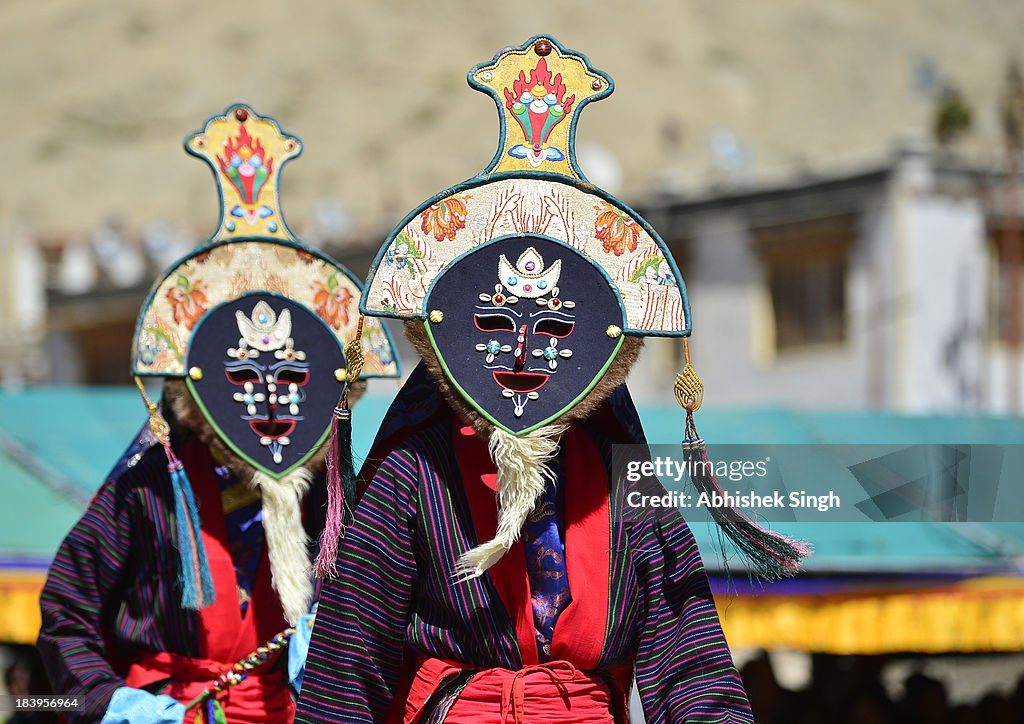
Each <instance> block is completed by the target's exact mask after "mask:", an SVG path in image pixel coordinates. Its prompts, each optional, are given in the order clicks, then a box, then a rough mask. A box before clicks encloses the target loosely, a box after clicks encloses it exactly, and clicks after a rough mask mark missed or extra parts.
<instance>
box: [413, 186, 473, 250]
mask: <svg viewBox="0 0 1024 724" xmlns="http://www.w3.org/2000/svg"><path fill="white" fill-rule="evenodd" d="M465 226H466V204H465V203H464V202H463V201H462V199H460V198H458V197H457V196H449V197H448V198H446V199H441V200H440V201H438V202H437V203H436V204H431V206H430V208H429V209H427V210H426V211H424V212H423V213H422V214H420V228H422V229H423V233H424V234H433V235H434V238H435V239H437V240H438V241H442V240H444V239H454V238H455V234H456V232H458V230H459V229H462V228H464V227H465Z"/></svg>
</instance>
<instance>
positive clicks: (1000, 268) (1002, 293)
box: [988, 226, 1024, 343]
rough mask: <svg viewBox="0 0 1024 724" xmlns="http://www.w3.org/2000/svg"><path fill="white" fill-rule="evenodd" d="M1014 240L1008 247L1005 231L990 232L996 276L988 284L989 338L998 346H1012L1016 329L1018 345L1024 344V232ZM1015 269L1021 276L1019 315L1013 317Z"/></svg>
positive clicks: (1004, 229)
mask: <svg viewBox="0 0 1024 724" xmlns="http://www.w3.org/2000/svg"><path fill="white" fill-rule="evenodd" d="M1013 236H1015V237H1016V238H1013V239H1012V241H1010V243H1009V244H1008V243H1007V240H1008V239H1007V230H1006V228H1005V227H1003V226H994V227H990V228H989V248H990V250H991V257H990V258H991V259H992V276H991V277H990V279H989V284H988V309H989V313H988V320H989V323H988V336H989V339H990V340H992V341H995V342H1007V343H1008V342H1011V341H1012V339H1011V338H1012V337H1013V336H1014V330H1013V328H1014V326H1016V327H1017V330H1016V338H1017V342H1018V343H1020V342H1022V341H1024V229H1021V228H1018V230H1017V231H1016V234H1014V235H1013ZM1011 244H1012V246H1011ZM1014 257H1016V258H1014ZM1014 267H1016V272H1017V280H1016V281H1017V285H1016V286H1017V289H1016V295H1017V305H1018V306H1017V314H1016V315H1013V314H1011V311H1012V306H1011V304H1012V299H1013V295H1014V291H1015V290H1014V288H1013V287H1014V284H1013V281H1014V280H1013V275H1014Z"/></svg>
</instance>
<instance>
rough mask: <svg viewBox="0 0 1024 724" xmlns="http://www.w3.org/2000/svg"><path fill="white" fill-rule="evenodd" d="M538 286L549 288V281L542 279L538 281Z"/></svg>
mask: <svg viewBox="0 0 1024 724" xmlns="http://www.w3.org/2000/svg"><path fill="white" fill-rule="evenodd" d="M537 286H538V287H539V288H541V289H547V288H548V283H547V281H546V280H544V279H541V280H540V281H539V282H537Z"/></svg>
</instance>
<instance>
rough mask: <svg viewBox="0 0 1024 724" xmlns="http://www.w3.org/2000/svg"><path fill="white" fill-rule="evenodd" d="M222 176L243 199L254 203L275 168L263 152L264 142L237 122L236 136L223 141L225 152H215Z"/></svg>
mask: <svg viewBox="0 0 1024 724" xmlns="http://www.w3.org/2000/svg"><path fill="white" fill-rule="evenodd" d="M217 166H218V167H219V168H220V172H221V174H223V176H224V178H226V179H227V180H228V181H230V182H231V185H232V186H234V187H235V190H237V191H238V195H239V196H240V197H241V199H242V203H243V204H246V205H249V206H254V205H255V204H256V202H257V201H258V200H259V197H260V191H261V190H262V189H263V187H264V186H265V185H266V183H267V180H268V179H269V178H270V175H271V173H273V170H274V159H273V158H271V157H269V156H267V155H266V154H265V153H264V149H263V144H262V143H260V140H259V139H258V138H253V137H252V136H250V135H249V132H248V131H247V130H246V129H245V126H240V127H239V129H238V136H236V137H235V138H233V139H230V140H228V141H227V143H225V144H224V156H223V157H221V156H217Z"/></svg>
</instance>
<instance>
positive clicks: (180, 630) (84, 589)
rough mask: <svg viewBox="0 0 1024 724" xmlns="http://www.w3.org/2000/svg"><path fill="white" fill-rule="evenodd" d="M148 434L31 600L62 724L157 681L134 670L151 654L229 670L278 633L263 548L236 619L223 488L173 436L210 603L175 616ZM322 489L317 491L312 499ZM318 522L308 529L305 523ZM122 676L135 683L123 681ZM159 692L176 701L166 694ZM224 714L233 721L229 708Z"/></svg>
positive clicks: (171, 535) (156, 464)
mask: <svg viewBox="0 0 1024 724" xmlns="http://www.w3.org/2000/svg"><path fill="white" fill-rule="evenodd" d="M146 438H147V436H146V435H145V433H143V434H142V435H141V436H140V439H139V441H137V443H136V444H135V445H133V446H132V448H130V449H129V450H128V452H127V453H126V454H125V456H124V457H123V458H122V460H121V461H120V462H119V463H118V464H117V466H115V468H114V470H113V471H112V472H111V476H110V478H109V479H108V480H107V481H106V482H105V483H104V484H103V485H102V487H101V488H100V489H99V491H98V492H97V493H96V496H95V497H94V498H93V500H92V502H91V503H90V505H89V507H88V509H87V510H86V512H85V514H84V515H83V516H82V518H81V519H80V520H79V521H78V523H76V524H75V526H74V528H73V529H72V530H71V532H70V533H69V534H68V536H67V538H65V540H64V542H63V543H62V544H61V547H60V549H59V551H58V552H57V555H56V557H55V559H54V562H53V564H52V566H51V568H50V572H49V575H48V577H47V580H46V584H45V586H44V588H43V592H42V596H41V599H40V605H41V608H42V616H43V623H42V630H41V632H40V635H39V641H38V644H37V645H38V648H39V651H40V653H41V654H42V658H43V662H44V664H45V666H46V669H47V673H48V675H49V677H50V683H51V685H52V686H53V690H54V691H56V692H58V693H60V694H62V695H74V696H77V697H78V700H79V704H80V709H79V710H78V711H75V712H68V713H67V714H65V715H64V716H65V718H66V720H67V721H69V722H96V721H99V720H100V719H101V718H102V717H103V714H104V713H105V712H106V710H107V707H108V705H109V703H110V698H111V696H112V695H113V693H114V691H115V690H117V689H118V688H119V687H122V686H125V685H126V684H127V685H130V686H134V687H140V686H142V685H144V684H146V683H149V681H150V680H157V681H159V679H161V678H162V675H159V674H156V673H154V672H153V671H150V672H148V673H147V674H144V675H136V674H134V673H133V672H132V667H133V665H136V664H138V662H139V661H141V660H146V659H147V658H151V657H152V656H154V655H158V654H159V655H171V656H177V657H188V658H189V659H211V660H214V661H216V662H227V664H226V665H225V667H224V669H222V670H226V669H227V667H228V666H229V665H230V663H233V662H234V661H236V660H238V659H240V658H242V657H243V656H245V655H247V654H248V653H249V652H250V651H252V650H253V649H255V648H256V646H258V645H259V644H261V643H263V641H266V640H267V639H269V638H270V637H272V636H273V635H274V634H276V633H277V632H279V631H280V630H282V629H283V628H285V627H286V626H287V623H286V622H285V620H284V616H283V614H282V612H281V607H280V603H279V601H278V598H277V595H276V593H274V591H273V589H272V588H271V584H270V571H269V565H268V562H267V556H266V550H265V546H264V551H263V553H262V558H261V561H260V566H259V571H258V573H257V576H256V584H255V588H254V590H253V597H252V600H251V602H250V604H249V607H248V609H247V612H246V614H245V617H244V619H243V618H242V616H241V612H240V609H239V604H238V597H237V593H236V585H235V573H234V569H233V564H232V562H231V558H230V553H229V552H228V549H227V533H226V528H225V525H224V515H223V510H222V507H221V505H220V487H219V484H218V482H217V480H216V479H215V477H214V473H213V461H212V460H211V459H210V457H209V453H208V452H207V451H206V448H205V447H203V446H202V444H201V443H199V442H198V440H196V439H195V438H186V439H185V440H178V439H177V438H176V439H175V443H174V448H175V450H176V452H177V453H178V455H179V456H180V457H181V459H182V461H183V462H184V463H185V469H186V472H187V473H188V476H189V480H190V482H191V483H192V487H193V490H194V491H195V495H196V498H197V502H198V504H199V507H200V517H201V525H202V529H203V536H204V540H205V542H206V546H207V554H208V556H210V562H211V571H212V573H213V578H214V588H215V590H216V593H217V602H216V603H215V604H214V605H213V606H211V607H208V608H204V609H203V610H202V611H199V612H197V611H190V610H184V609H182V607H181V603H180V602H181V589H180V586H179V584H178V580H177V579H178V569H179V565H180V564H179V556H178V550H177V547H176V533H175V524H174V501H173V497H172V493H171V483H170V477H169V475H168V472H167V460H166V457H165V456H164V452H163V449H162V448H161V447H160V446H159V445H154V444H153V441H152V440H151V439H149V440H148V441H147V440H146ZM322 487H323V486H322V484H321V485H319V486H314V487H313V489H312V490H311V492H310V495H314V494H317V493H318V491H319V490H320V489H322ZM318 508H319V505H318V504H317V505H315V506H314V508H313V509H318ZM318 525H320V523H319V521H309V524H308V526H307V527H309V528H316V527H317V526H318ZM129 676H130V677H133V680H131V681H127V682H126V677H129ZM213 678H215V674H214V675H210V676H209V678H208V679H206V681H207V682H208V681H212V679H213ZM275 680H276V681H278V682H279V687H280V688H281V689H282V694H283V699H281V696H280V695H278V696H277V697H276V699H277V700H280V701H283V702H286V703H287V704H288V706H289V707H290V706H291V704H290V700H288V694H287V691H288V690H287V676H286V674H285V673H283V672H277V673H276V674H275ZM268 682H269V680H268ZM261 685H262V683H261ZM271 686H273V685H271ZM167 693H170V694H171V695H174V696H177V698H179V699H181V698H183V696H181V695H179V694H178V693H176V691H175V690H174V688H173V687H172V689H171V690H170V691H168V692H167ZM189 698H190V697H189ZM226 711H227V713H228V720H229V721H231V720H232V715H231V706H230V705H228V706H227V707H226ZM186 720H187V721H191V714H190V715H189V716H188V717H187V718H186ZM241 720H242V721H249V720H250V718H249V717H248V716H243V717H242V718H241ZM257 720H258V719H257Z"/></svg>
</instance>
